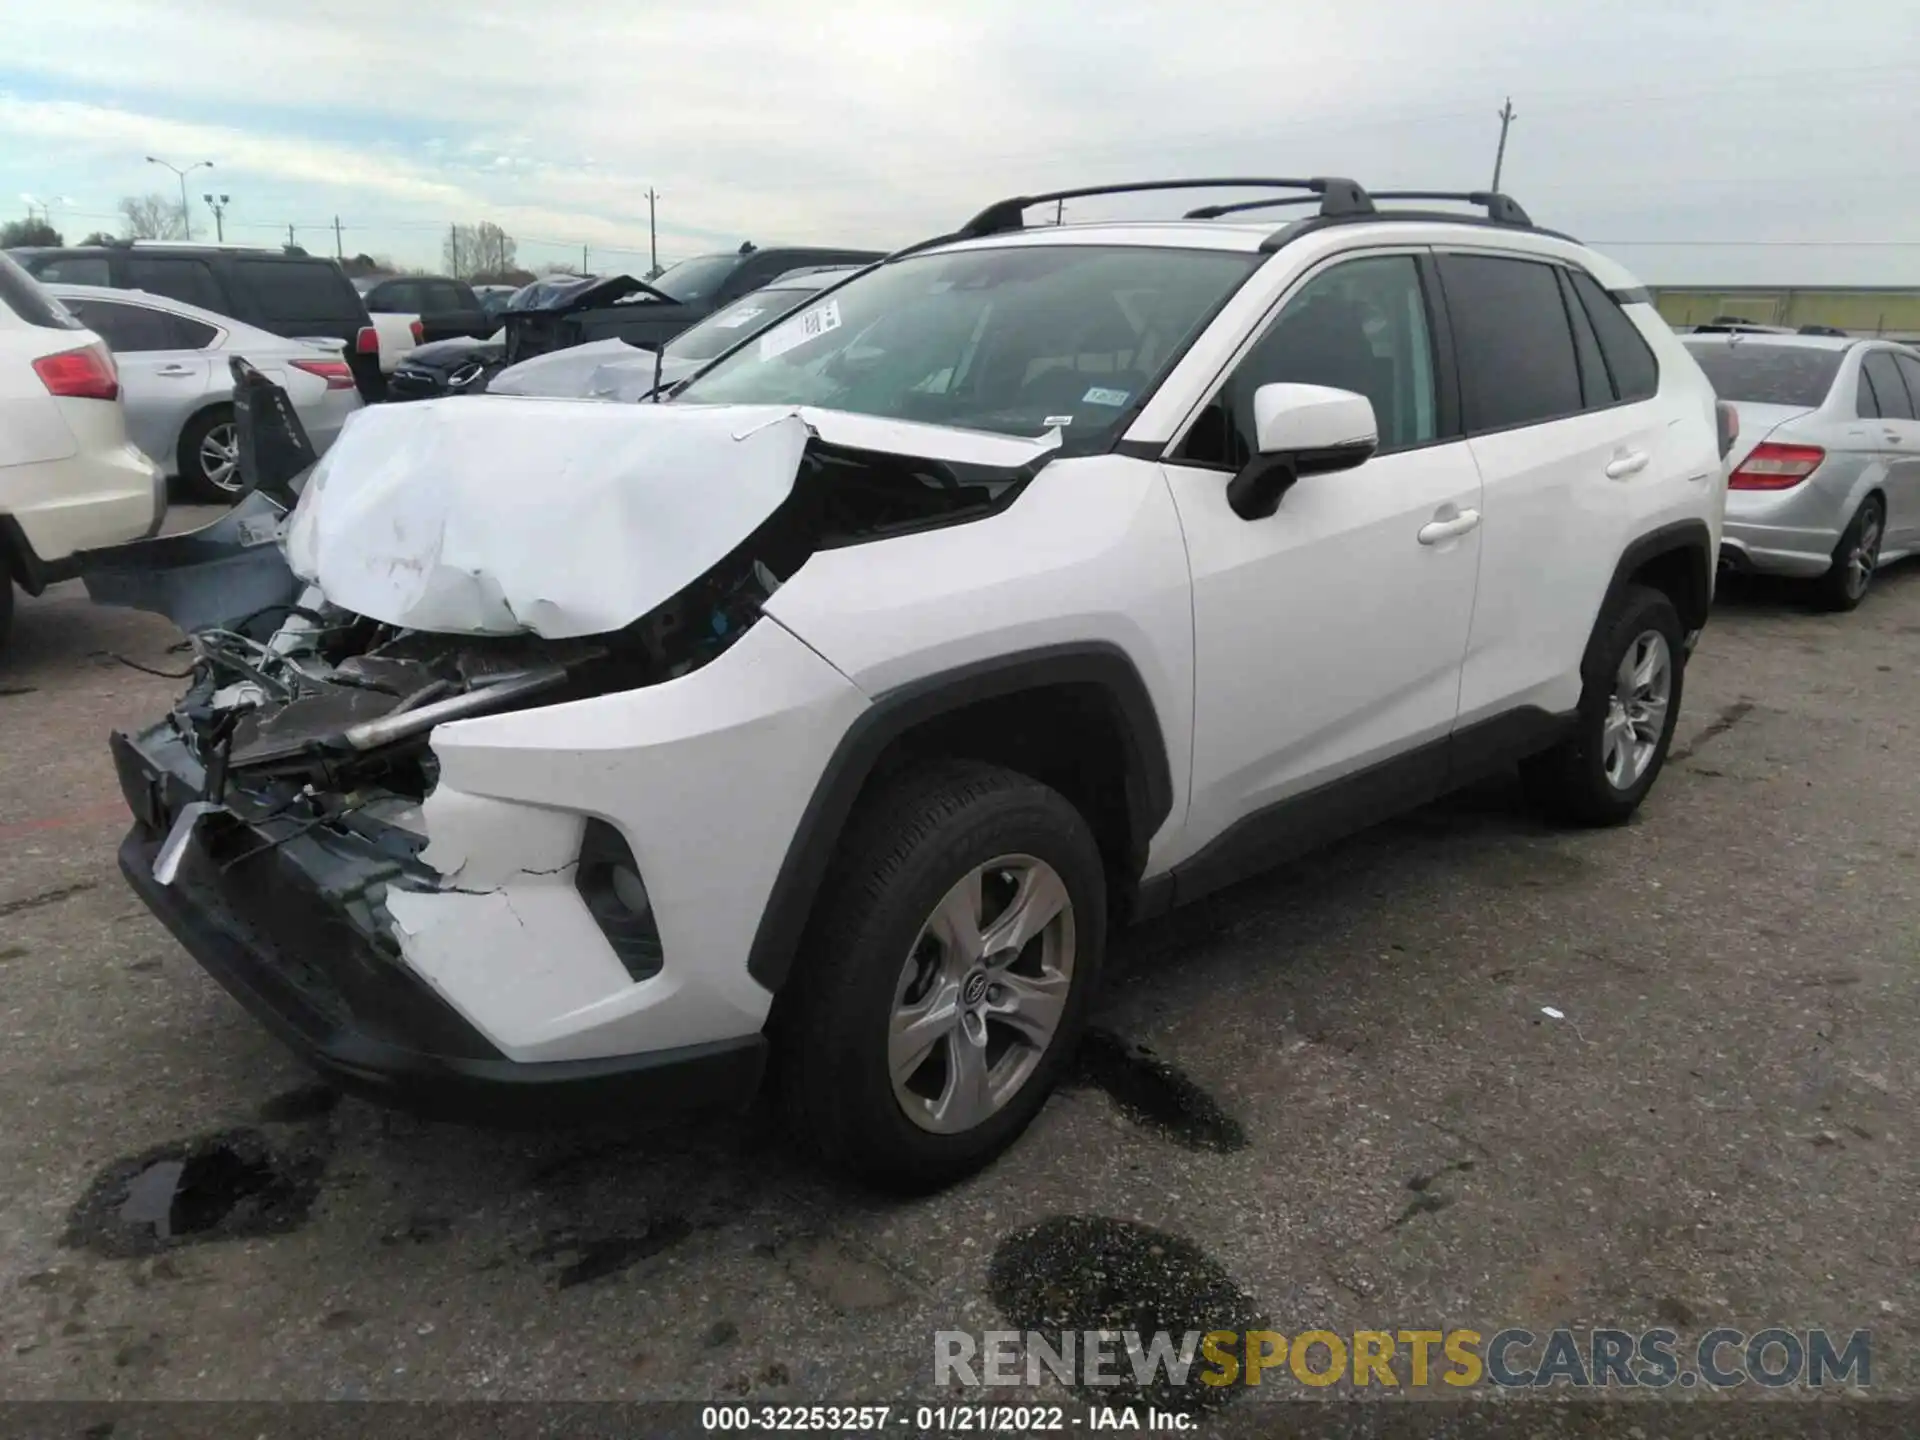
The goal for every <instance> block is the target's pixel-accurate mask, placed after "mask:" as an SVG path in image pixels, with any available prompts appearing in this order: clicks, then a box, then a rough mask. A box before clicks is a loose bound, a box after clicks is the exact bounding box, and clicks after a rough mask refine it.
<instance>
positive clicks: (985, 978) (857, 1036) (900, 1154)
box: [775, 761, 1106, 1193]
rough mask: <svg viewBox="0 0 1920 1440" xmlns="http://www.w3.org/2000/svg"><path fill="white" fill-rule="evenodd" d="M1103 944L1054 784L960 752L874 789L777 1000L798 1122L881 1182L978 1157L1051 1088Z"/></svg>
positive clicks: (944, 1171) (1097, 875)
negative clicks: (960, 756) (966, 757)
mask: <svg viewBox="0 0 1920 1440" xmlns="http://www.w3.org/2000/svg"><path fill="white" fill-rule="evenodd" d="M1023 907H1025V908H1024V909H1023ZM1017 914H1018V915H1019V916H1020V917H1021V918H1022V919H1024V920H1026V921H1030V922H1032V923H1031V924H1018V925H1016V924H1010V923H1009V922H1010V921H1012V920H1014V917H1016V915H1017ZM1105 945H1106V878H1105V872H1104V869H1103V868H1102V865H1101V858H1100V851H1099V847H1098V846H1097V845H1096V843H1095V841H1094V837H1093V833H1092V831H1091V830H1090V829H1089V828H1088V826H1087V822H1086V820H1085V819H1084V818H1083V817H1082V816H1081V814H1080V812H1079V811H1078V810H1076V809H1075V808H1074V807H1073V806H1072V805H1071V804H1069V803H1068V801H1067V800H1066V799H1065V797H1063V796H1062V795H1060V794H1059V793H1058V792H1057V791H1054V790H1052V789H1049V788H1048V787H1047V786H1045V785H1042V784H1040V783H1039V782H1038V781H1035V780H1032V779H1029V778H1028V777H1027V776H1024V775H1020V774H1016V773H1015V772H1013V771H1010V770H1004V769H1001V768H999V767H997V766H992V765H984V764H978V763H974V762H965V761H947V762H941V763H939V764H937V765H933V766H930V767H928V768H926V769H924V770H919V771H915V772H912V773H909V774H908V775H906V776H904V777H902V778H901V779H899V780H897V781H895V782H893V783H892V784H890V785H888V786H886V788H884V789H883V790H882V791H881V792H880V793H878V794H876V795H874V796H872V797H870V799H869V800H868V801H867V802H866V803H864V804H863V805H862V807H861V809H860V810H859V811H858V812H857V813H856V815H855V818H854V820H853V822H852V824H851V826H850V828H849V830H848V833H847V836H846V838H845V840H844V842H843V843H842V845H841V846H840V849H839V853H838V855H837V857H836V859H835V862H834V865H833V868H832V870H831V872H830V873H829V876H828V879H827V883H826V885H825V886H824V887H823V889H822V891H821V897H820V904H819V907H818V908H817V910H816V912H815V916H814V920H813V922H812V924H811V925H810V926H809V928H808V935H807V939H806V942H805V944H804V945H803V949H802V955H801V960H800V967H799V969H798V970H797V971H796V973H795V976H794V978H793V980H792V982H791V985H792V989H791V991H790V992H789V993H788V994H787V995H783V996H782V997H781V998H782V1001H783V1002H785V1003H783V1007H782V1013H781V1015H780V1018H779V1021H778V1023H777V1024H776V1027H775V1029H776V1034H775V1043H776V1046H777V1048H778V1051H779V1054H780V1060H781V1064H782V1066H783V1067H784V1071H785V1077H786V1085H785V1091H786V1094H785V1099H786V1101H787V1104H788V1105H789V1107H790V1113H791V1117H792V1119H793V1121H794V1124H795V1130H796V1132H797V1133H799V1134H801V1135H803V1136H805V1137H806V1138H807V1140H808V1141H809V1142H810V1143H811V1144H812V1146H813V1147H814V1148H815V1149H817V1150H818V1151H819V1152H820V1154H821V1156H822V1158H824V1159H825V1160H826V1161H828V1162H829V1163H830V1164H831V1165H833V1166H835V1167H836V1168H839V1169H842V1170H845V1171H848V1172H850V1173H851V1174H853V1175H854V1176H856V1177H858V1178H859V1179H861V1180H864V1181H866V1182H867V1183H869V1184H872V1185H875V1186H878V1187H881V1188H883V1189H887V1190H892V1191H897V1192H904V1193H920V1192H925V1191H929V1190H934V1189H938V1188H939V1187H941V1186H943V1185H948V1184H951V1183H952V1182H954V1181H956V1180H959V1179H961V1178H962V1177H964V1176H966V1175H969V1174H971V1173H973V1172H974V1171H976V1170H978V1169H980V1168H981V1167H982V1166H984V1165H986V1164H987V1163H988V1162H989V1161H991V1160H992V1159H993V1158H994V1157H995V1156H996V1155H998V1154H999V1153H1000V1152H1001V1151H1002V1150H1004V1149H1006V1148H1007V1146H1009V1145H1011V1144H1012V1143H1013V1141H1014V1140H1015V1139H1017V1138H1018V1137H1019V1135H1020V1133H1021V1132H1022V1131H1023V1130H1025V1129H1026V1127H1027V1125H1028V1123H1029V1122H1030V1121H1032V1119H1033V1117H1034V1116H1035V1115H1036V1114H1038V1113H1039V1111H1040V1108H1041V1106H1042V1105H1044V1104H1045V1103H1046V1099H1047V1095H1048V1093H1049V1092H1050V1091H1052V1089H1053V1088H1054V1086H1055V1084H1056V1083H1057V1082H1058V1081H1059V1078H1060V1075H1061V1072H1062V1070H1063V1068H1064V1067H1065V1066H1066V1064H1067V1063H1068V1061H1069V1059H1070V1058H1071V1054H1072V1051H1073V1048H1074V1045H1075V1044H1076V1043H1077V1041H1078V1040H1079V1037H1080V1032H1081V1029H1082V1028H1083V1026H1084V1024H1085V1021H1086V1012H1087V1006H1088V1003H1089V997H1090V995H1091V994H1092V992H1093V989H1094V987H1095V984H1096V983H1097V981H1098V980H1099V973H1100V963H1101V958H1102V954H1103V952H1104V950H1105ZM916 1057H917V1058H916Z"/></svg>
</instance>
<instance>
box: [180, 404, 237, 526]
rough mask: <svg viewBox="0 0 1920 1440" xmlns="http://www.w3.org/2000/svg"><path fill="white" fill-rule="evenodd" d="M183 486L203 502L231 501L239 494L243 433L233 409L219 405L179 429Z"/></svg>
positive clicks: (192, 495)
mask: <svg viewBox="0 0 1920 1440" xmlns="http://www.w3.org/2000/svg"><path fill="white" fill-rule="evenodd" d="M180 488H181V489H182V490H183V491H185V492H186V495H187V498H188V499H190V500H195V501H198V502H200V503H201V504H204V505H228V504H231V503H232V502H233V501H235V500H237V499H239V498H240V492H241V490H242V489H244V488H245V482H244V481H242V480H241V478H240V435H239V431H238V430H237V429H236V428H235V426H234V423H233V409H232V407H231V406H227V405H216V406H214V407H213V409H211V410H203V411H201V412H200V413H199V414H198V415H196V416H194V417H193V419H191V420H190V421H188V422H187V427H186V429H184V430H182V431H181V432H180Z"/></svg>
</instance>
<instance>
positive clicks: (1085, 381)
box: [678, 245, 1262, 451]
mask: <svg viewBox="0 0 1920 1440" xmlns="http://www.w3.org/2000/svg"><path fill="white" fill-rule="evenodd" d="M1261 259H1262V257H1261V256H1259V255H1249V254H1243V253H1235V252H1230V251H1219V250H1176V249H1164V250H1161V249H1146V248H1143V247H1140V246H1100V245H1028V246H1018V247H1010V248H1005V249H992V250H965V251H960V252H957V253H948V254H933V255H916V256H911V257H909V258H907V259H904V260H899V261H896V262H894V263H893V264H891V265H885V266H882V267H881V268H879V269H878V270H871V271H868V272H867V273H866V274H864V275H861V276H860V277H859V278H858V279H855V280H852V281H850V282H848V283H847V284H846V285H844V286H842V287H841V288H840V289H838V290H836V291H834V292H833V294H831V295H830V296H827V297H825V298H824V299H822V300H821V301H820V302H819V303H817V304H815V305H811V306H807V307H804V308H802V309H801V310H800V312H799V313H798V314H796V315H792V316H789V317H788V318H787V319H785V320H783V321H781V322H780V323H779V324H777V325H775V326H774V327H773V328H772V329H770V330H768V331H767V332H766V333H765V334H763V335H762V336H761V337H760V339H759V341H758V343H757V344H753V345H748V346H746V347H744V348H743V349H740V350H738V351H735V352H734V354H733V355H731V356H729V357H728V358H727V359H725V360H722V361H720V362H719V363H718V364H716V365H715V366H714V367H713V368H712V369H711V370H709V371H707V372H706V374H704V375H702V376H700V377H699V378H697V379H696V380H694V381H693V382H692V383H691V384H690V385H688V387H687V388H686V389H685V390H683V391H682V392H681V393H680V395H679V397H678V398H679V400H680V401H682V402H684V403H689V404H696V405H697V404H702V403H729V402H732V403H746V404H768V405H819V406H823V407H826V408H829V409H834V410H850V411H854V412H856V413H858V414H862V415H881V416H886V417H887V418H889V419H898V420H919V421H925V422H928V423H931V424H936V425H957V426H963V427H966V428H969V429H975V430H991V431H996V432H998V433H1000V434H1003V435H1039V434H1042V433H1044V432H1045V431H1047V430H1049V429H1052V428H1054V427H1055V426H1058V427H1060V428H1061V429H1062V430H1063V431H1064V432H1065V435H1066V441H1067V445H1068V447H1069V448H1070V449H1073V450H1079V451H1085V450H1088V449H1095V448H1101V447H1104V446H1106V445H1108V444H1110V443H1111V441H1112V439H1113V437H1114V436H1115V435H1116V434H1117V433H1118V431H1119V429H1120V427H1121V425H1122V424H1123V423H1124V422H1125V420H1126V418H1127V417H1128V416H1129V415H1130V414H1131V413H1132V412H1133V410H1134V409H1135V407H1137V406H1138V405H1139V404H1140V402H1141V401H1143V400H1144V399H1145V398H1146V397H1147V396H1148V395H1150V394H1151V393H1152V392H1153V390H1154V387H1155V386H1157V385H1158V384H1159V383H1160V377H1161V376H1162V375H1164V374H1165V373H1166V371H1167V369H1168V367H1169V366H1171V365H1172V363H1173V362H1174V360H1176V359H1177V358H1179V356H1180V355H1181V354H1182V353H1183V352H1184V351H1185V349H1186V347H1187V344H1188V342H1189V341H1190V340H1191V339H1192V338H1193V336H1194V335H1195V334H1196V333H1197V332H1198V331H1199V329H1200V327H1201V326H1203V325H1204V324H1205V323H1206V322H1207V321H1208V320H1209V319H1210V318H1211V317H1212V316H1213V314H1214V313H1215V312H1216V311H1217V310H1218V309H1219V308H1220V306H1221V305H1222V304H1224V303H1225V302H1226V300H1227V297H1228V296H1230V295H1231V294H1232V293H1233V292H1234V291H1235V290H1236V289H1238V288H1239V286H1240V283H1241V282H1242V281H1243V280H1245V279H1246V277H1247V276H1248V275H1249V274H1251V273H1252V272H1253V270H1254V268H1255V267H1256V266H1257V265H1259V263H1260V261H1261Z"/></svg>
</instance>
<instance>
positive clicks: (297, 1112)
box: [260, 1082, 340, 1123]
mask: <svg viewBox="0 0 1920 1440" xmlns="http://www.w3.org/2000/svg"><path fill="white" fill-rule="evenodd" d="M339 1103H340V1092H339V1091H338V1090H336V1089H334V1088H333V1087H332V1086H331V1085H323V1084H320V1083H318V1082H316V1083H314V1084H311V1085H300V1086H296V1087H295V1088H294V1089H292V1090H283V1091H281V1092H280V1093H279V1094H278V1095H275V1096H274V1097H272V1098H271V1099H270V1100H268V1101H267V1103H266V1104H264V1105H262V1106H261V1107H260V1118H261V1119H262V1120H265V1121H268V1122H279V1123H290V1122H294V1121H300V1120H318V1119H320V1118H321V1117H322V1116H324V1115H331V1114H332V1113H333V1108H334V1106H336V1105H338V1104H339Z"/></svg>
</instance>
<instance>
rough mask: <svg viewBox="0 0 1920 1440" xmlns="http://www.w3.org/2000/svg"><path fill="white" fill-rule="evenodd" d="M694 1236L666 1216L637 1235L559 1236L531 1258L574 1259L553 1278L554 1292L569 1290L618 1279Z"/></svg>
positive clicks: (674, 1217)
mask: <svg viewBox="0 0 1920 1440" xmlns="http://www.w3.org/2000/svg"><path fill="white" fill-rule="evenodd" d="M692 1233H693V1226H691V1225H690V1224H688V1223H687V1221H686V1220H684V1219H682V1218H681V1217H680V1216H678V1215H664V1216H662V1217H661V1218H660V1219H658V1220H655V1221H653V1222H651V1223H650V1224H649V1225H648V1226H647V1228H646V1229H645V1230H644V1231H642V1232H641V1233H640V1234H638V1235H606V1236H601V1237H599V1238H598V1239H582V1238H579V1237H575V1236H560V1237H557V1238H555V1239H552V1240H549V1241H548V1242H547V1243H546V1244H544V1245H542V1246H541V1247H540V1248H539V1249H537V1250H535V1251H534V1252H533V1254H532V1256H531V1258H532V1259H535V1260H556V1259H558V1258H559V1257H561V1256H562V1255H566V1256H570V1257H572V1258H571V1259H570V1260H569V1261H568V1263H567V1264H565V1265H563V1266H561V1267H560V1269H559V1270H558V1271H556V1272H555V1274H554V1277H553V1283H554V1288H555V1289H558V1290H570V1289H572V1288H573V1287H574V1286H575V1285H585V1284H586V1283H588V1282H589V1281H592V1280H604V1279H605V1278H606V1277H607V1276H609V1275H617V1274H619V1273H620V1272H621V1271H622V1270H625V1269H626V1268H627V1267H628V1266H630V1265H633V1264H635V1263H637V1262H639V1261H641V1260H645V1259H646V1258H647V1257H648V1256H650V1255H658V1254H659V1253H660V1252H661V1251H663V1250H670V1249H672V1248H673V1247H674V1246H675V1245H678V1244H679V1243H680V1242H681V1241H682V1240H684V1239H686V1238H687V1236H689V1235H691V1234H692Z"/></svg>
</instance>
